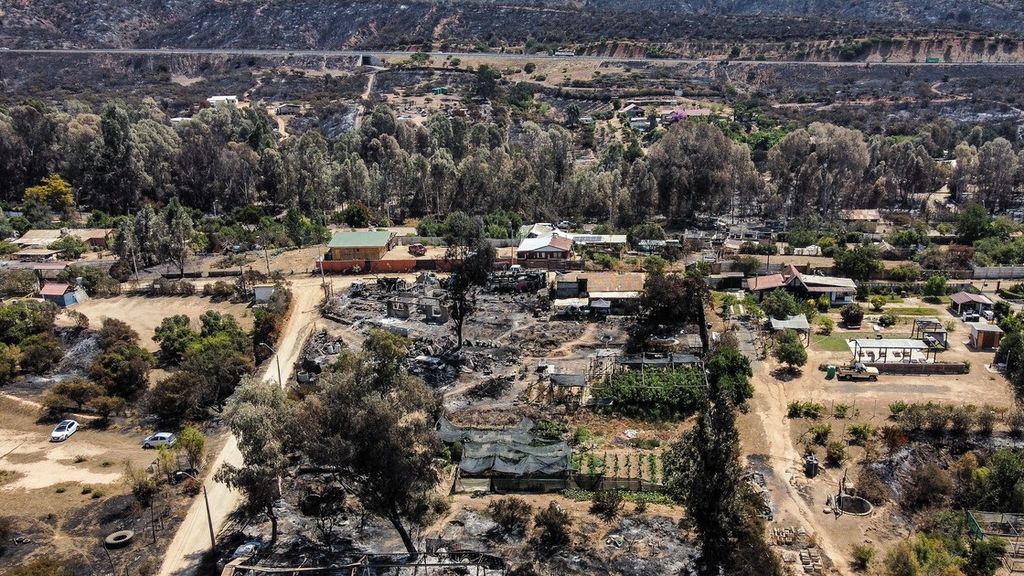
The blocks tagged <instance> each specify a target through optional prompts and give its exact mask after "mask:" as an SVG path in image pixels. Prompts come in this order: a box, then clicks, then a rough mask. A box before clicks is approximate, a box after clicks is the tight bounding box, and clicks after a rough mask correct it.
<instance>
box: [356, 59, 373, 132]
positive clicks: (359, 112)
mask: <svg viewBox="0 0 1024 576" xmlns="http://www.w3.org/2000/svg"><path fill="white" fill-rule="evenodd" d="M376 79H377V71H376V70H374V71H373V72H370V73H369V74H367V75H366V90H363V94H362V95H361V96H360V97H359V103H358V104H357V105H356V125H355V131H356V132H358V131H359V127H360V126H362V124H363V114H365V113H366V103H367V102H369V101H370V95H371V94H373V83H374V81H375V80H376Z"/></svg>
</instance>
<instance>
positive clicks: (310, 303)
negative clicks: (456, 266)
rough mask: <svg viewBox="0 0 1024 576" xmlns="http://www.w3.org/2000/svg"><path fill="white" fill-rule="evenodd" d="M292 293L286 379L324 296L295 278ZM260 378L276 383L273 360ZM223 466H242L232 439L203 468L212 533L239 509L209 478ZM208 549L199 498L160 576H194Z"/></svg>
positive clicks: (312, 282) (338, 282)
mask: <svg viewBox="0 0 1024 576" xmlns="http://www.w3.org/2000/svg"><path fill="white" fill-rule="evenodd" d="M356 279H357V278H355V277H351V278H342V279H338V278H335V279H334V281H335V286H336V287H341V286H343V285H344V286H347V285H348V284H350V283H351V282H352V281H354V280H356ZM291 290H292V313H291V316H290V317H289V318H288V322H287V323H286V324H285V327H284V330H283V331H282V332H281V339H280V341H279V344H278V352H279V353H280V355H281V358H280V359H281V370H282V372H283V373H284V374H283V375H284V378H286V379H287V378H288V377H289V376H290V375H291V372H292V367H293V366H294V364H295V362H296V360H297V359H298V356H299V354H300V353H301V352H302V344H303V342H305V340H306V336H308V335H309V333H310V332H311V331H312V330H313V329H314V326H315V322H316V319H317V318H319V316H320V313H319V308H318V304H319V303H320V301H321V299H322V297H323V291H322V290H321V288H320V279H319V278H300V279H295V280H293V281H292V284H291ZM259 377H260V378H263V379H264V380H267V379H270V380H274V381H276V380H277V368H276V366H275V362H274V360H273V359H271V360H270V361H268V362H267V363H266V364H265V366H264V368H263V370H262V371H261V372H260V373H259ZM226 463H230V464H234V465H236V466H237V465H241V463H242V455H241V453H240V452H239V451H238V442H237V440H236V439H235V437H234V436H231V437H230V438H229V439H228V441H227V442H226V443H225V445H224V448H223V449H222V450H221V451H220V453H219V454H217V456H216V457H215V458H214V459H213V462H212V464H211V465H210V466H208V467H207V469H206V477H205V479H204V484H205V485H206V489H207V491H208V494H209V500H210V516H211V517H212V519H213V530H214V533H217V532H219V531H220V530H221V528H223V527H224V523H225V521H226V520H227V518H228V515H229V514H231V513H232V512H234V510H235V509H236V508H237V507H238V503H239V498H240V497H241V496H240V494H238V493H237V492H234V491H232V490H229V489H228V487H227V486H226V485H224V484H221V483H220V482H214V481H213V480H212V478H211V476H212V474H213V473H215V472H216V471H217V469H218V468H220V467H221V465H223V464H226ZM209 549H210V535H209V528H208V527H207V520H206V507H205V505H204V503H203V499H202V498H196V499H195V501H194V502H192V506H191V507H190V508H189V510H188V513H187V514H186V516H185V519H184V520H183V521H182V523H181V526H180V527H179V528H178V531H177V532H176V533H175V535H174V538H173V539H172V540H171V543H170V544H169V545H168V546H167V551H166V552H165V553H164V561H163V564H162V565H161V567H160V572H159V574H160V576H182V575H186V574H194V573H195V569H196V565H197V563H198V562H199V560H200V559H201V557H202V555H203V553H204V552H206V551H207V550H209Z"/></svg>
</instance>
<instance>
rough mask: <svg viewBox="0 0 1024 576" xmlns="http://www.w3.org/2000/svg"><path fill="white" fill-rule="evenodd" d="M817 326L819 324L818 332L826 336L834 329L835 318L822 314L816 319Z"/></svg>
mask: <svg viewBox="0 0 1024 576" xmlns="http://www.w3.org/2000/svg"><path fill="white" fill-rule="evenodd" d="M818 326H819V330H818V332H820V333H821V334H822V335H824V336H828V335H829V334H831V333H832V330H834V329H835V326H836V323H835V320H832V319H831V318H829V317H828V316H822V317H821V318H820V319H819V320H818Z"/></svg>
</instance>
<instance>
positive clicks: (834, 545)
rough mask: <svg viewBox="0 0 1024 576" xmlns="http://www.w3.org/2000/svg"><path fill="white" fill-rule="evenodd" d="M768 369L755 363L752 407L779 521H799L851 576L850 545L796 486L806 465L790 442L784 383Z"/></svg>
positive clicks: (843, 571) (766, 366) (843, 572)
mask: <svg viewBox="0 0 1024 576" xmlns="http://www.w3.org/2000/svg"><path fill="white" fill-rule="evenodd" d="M769 370H770V366H768V365H766V364H765V363H763V362H757V363H755V364H754V383H755V384H754V388H755V392H754V398H753V400H752V402H751V408H752V412H754V413H755V414H757V417H758V420H759V423H760V428H761V430H760V432H762V433H763V437H761V438H760V440H759V441H760V442H761V444H762V446H763V447H764V449H765V456H767V459H768V465H769V466H771V468H772V471H773V474H772V475H771V476H770V478H769V489H770V490H771V494H772V502H773V503H774V504H775V506H776V511H775V516H776V519H777V520H780V521H782V522H786V521H790V522H793V521H796V522H798V523H799V524H800V525H802V526H803V527H804V529H806V530H807V532H808V533H811V534H814V535H815V536H816V537H817V542H818V546H820V548H821V550H822V552H823V553H824V554H825V555H826V556H828V558H829V559H830V560H831V561H832V563H833V564H834V565H835V568H836V570H837V571H838V572H839V573H840V574H851V573H852V572H851V569H850V566H849V564H848V563H847V561H846V556H847V554H848V550H847V548H848V547H849V545H850V544H851V543H849V542H846V543H842V544H841V543H838V542H836V541H835V539H834V538H833V535H832V533H831V531H830V530H829V529H828V527H826V526H824V525H823V523H822V522H821V520H822V519H823V518H831V516H828V517H826V516H824V515H823V514H822V512H821V508H820V506H818V507H817V508H816V507H815V505H813V504H809V503H808V502H807V501H806V500H805V499H804V497H803V496H802V495H801V494H800V493H799V492H798V491H797V488H796V486H794V484H793V478H794V476H796V475H797V474H802V466H803V462H802V459H801V456H800V453H799V451H798V450H797V448H796V447H795V446H794V445H793V443H792V442H791V441H790V421H789V419H787V418H786V407H787V405H788V403H789V399H788V398H787V396H786V388H785V383H784V382H781V381H779V380H777V379H775V378H773V377H772V376H771V374H769ZM821 504H824V502H822V503H821Z"/></svg>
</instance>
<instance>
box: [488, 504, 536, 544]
mask: <svg viewBox="0 0 1024 576" xmlns="http://www.w3.org/2000/svg"><path fill="white" fill-rule="evenodd" d="M487 512H488V514H490V516H491V519H492V520H494V523H495V524H497V525H498V529H499V530H501V532H502V533H504V534H507V535H510V536H522V535H523V534H525V533H526V529H527V528H528V527H529V525H530V516H531V515H532V514H533V507H532V506H530V505H529V504H528V503H527V502H526V500H523V499H522V498H519V497H517V496H506V497H504V498H498V499H497V500H494V501H493V502H491V503H490V504H488V505H487Z"/></svg>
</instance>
